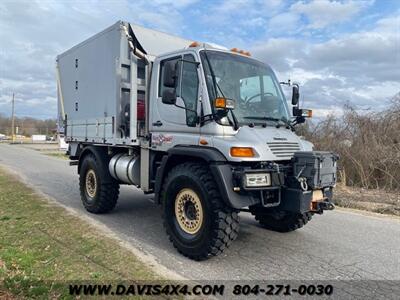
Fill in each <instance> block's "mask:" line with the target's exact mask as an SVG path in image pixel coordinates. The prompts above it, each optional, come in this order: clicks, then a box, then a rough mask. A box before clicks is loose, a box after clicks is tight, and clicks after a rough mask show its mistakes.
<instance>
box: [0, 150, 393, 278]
mask: <svg viewBox="0 0 400 300" xmlns="http://www.w3.org/2000/svg"><path fill="white" fill-rule="evenodd" d="M0 165H5V166H7V167H8V168H10V169H12V170H13V171H16V172H18V173H20V174H22V175H23V176H24V177H25V178H26V179H27V180H28V182H29V183H31V184H33V185H35V186H36V187H37V188H38V189H39V190H41V191H42V192H44V193H45V194H47V195H49V196H51V197H53V198H55V199H56V200H57V201H59V202H61V203H63V204H64V205H67V206H69V207H72V208H74V209H76V210H77V211H79V212H81V213H83V214H87V215H90V214H88V213H87V212H86V211H85V210H84V208H83V207H82V205H81V202H80V198H79V191H78V175H77V174H76V167H70V166H69V165H68V161H66V160H62V159H59V158H55V157H49V156H46V155H43V154H41V153H40V152H38V151H35V150H32V149H27V148H24V147H21V146H16V145H5V144H0ZM149 198H150V196H145V195H143V194H142V193H141V192H140V191H139V190H136V189H135V188H132V187H128V186H123V187H122V189H121V195H120V199H119V203H118V205H117V207H116V209H115V210H114V211H113V212H111V213H109V214H107V215H90V216H91V217H92V218H95V219H96V220H97V221H100V222H101V223H103V224H105V225H106V226H107V227H108V228H110V229H111V230H112V231H114V232H115V233H116V234H117V235H118V236H119V237H121V238H123V239H124V240H126V241H128V242H129V243H131V244H132V245H133V246H134V247H136V248H138V249H140V250H141V251H143V252H145V253H147V254H150V255H152V256H154V257H155V258H156V260H157V261H158V262H159V263H160V264H162V265H164V266H166V267H167V268H169V269H171V270H174V271H175V272H177V273H178V274H180V275H182V276H184V277H186V278H188V279H195V280H201V279H208V280H210V279H241V280H242V279H257V280H272V279H281V280H282V279H285V280H287V279H298V280H310V279H318V280H333V279H355V280H359V279H375V280H377V279H382V280H384V279H390V280H400V219H398V218H390V217H380V216H369V215H364V214H359V213H354V212H350V211H343V210H335V211H330V212H327V213H325V214H324V215H322V216H319V215H317V216H314V218H313V220H312V221H311V222H310V223H309V224H307V226H305V227H304V228H302V229H300V230H298V231H296V232H291V233H276V232H272V231H268V230H265V229H263V228H261V227H259V226H258V224H257V222H255V220H254V219H253V217H252V216H251V215H250V214H247V213H241V214H240V217H241V228H240V234H239V237H238V239H237V240H236V241H235V242H234V243H233V245H232V246H231V248H230V249H228V251H225V252H224V254H223V255H221V256H218V257H215V258H212V259H210V260H207V261H203V262H194V261H191V260H189V259H187V258H185V257H183V256H181V255H180V254H178V253H177V252H176V251H175V249H174V248H173V246H172V245H171V243H170V242H169V241H168V239H167V237H166V234H165V231H164V228H163V226H162V222H161V211H160V208H159V207H158V206H156V205H155V204H153V203H151V202H150V201H148V200H149Z"/></svg>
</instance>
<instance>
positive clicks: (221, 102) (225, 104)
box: [214, 97, 235, 109]
mask: <svg viewBox="0 0 400 300" xmlns="http://www.w3.org/2000/svg"><path fill="white" fill-rule="evenodd" d="M214 107H215V108H224V109H234V108H235V101H234V100H232V99H226V98H222V97H218V98H215V100H214Z"/></svg>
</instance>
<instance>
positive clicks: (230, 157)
mask: <svg viewBox="0 0 400 300" xmlns="http://www.w3.org/2000/svg"><path fill="white" fill-rule="evenodd" d="M116 43H117V44H116ZM78 46H79V47H78ZM78 46H77V47H76V48H73V49H71V50H69V51H67V52H66V54H63V55H61V56H59V58H58V69H57V75H58V80H57V82H58V92H59V100H60V106H59V107H60V113H61V116H63V123H64V125H65V132H66V134H65V135H66V140H67V142H68V143H69V150H68V153H69V155H70V159H71V164H72V165H78V173H79V177H80V190H81V198H82V202H83V205H84V206H85V208H86V209H87V210H88V211H90V212H92V213H106V212H108V211H110V210H112V209H113V208H114V207H115V205H116V203H117V199H118V191H119V186H120V185H121V184H129V185H134V186H136V187H137V188H140V189H141V190H143V192H144V193H147V194H154V200H155V202H156V203H158V204H160V205H162V207H163V214H162V218H163V223H164V226H165V228H166V232H167V235H168V236H169V237H170V240H171V241H172V243H173V244H174V246H175V247H176V248H177V249H178V251H179V252H180V253H182V254H183V255H185V256H188V257H189V258H192V259H195V260H203V259H206V258H209V257H211V256H214V255H218V254H219V253H221V252H222V251H224V249H225V248H227V247H228V246H229V245H230V244H231V242H232V241H234V240H235V239H236V237H237V236H238V233H239V216H238V213H239V212H244V213H245V212H247V213H248V212H249V213H251V214H253V215H254V216H255V218H256V220H258V221H259V222H260V224H261V225H262V226H263V227H265V228H267V229H270V230H275V231H279V232H288V231H292V230H296V229H299V228H301V227H302V226H303V225H305V224H306V223H307V222H308V221H310V220H311V217H312V216H313V215H314V214H322V212H323V211H324V210H330V209H333V208H334V206H333V204H332V195H333V188H334V186H335V183H336V167H337V166H336V162H337V160H338V157H337V156H336V155H335V154H333V153H330V152H320V151H313V145H312V144H311V143H310V142H308V141H305V140H304V139H302V138H301V137H299V136H298V135H296V133H295V126H296V125H297V124H299V123H302V122H304V121H305V117H309V116H310V114H311V111H309V110H305V109H300V108H299V87H298V85H292V88H293V95H292V101H291V104H290V105H289V104H288V102H287V100H286V99H285V95H284V93H283V91H282V88H281V85H282V82H279V81H278V79H277V78H276V76H275V74H274V72H273V70H272V69H271V68H270V67H269V66H268V65H267V64H265V63H263V62H260V61H258V60H256V59H254V58H252V57H251V56H250V53H248V52H245V51H239V50H237V49H232V50H228V49H226V48H224V47H220V46H215V45H212V44H208V43H198V42H194V41H190V40H189V41H188V40H183V39H180V38H177V37H173V36H169V35H166V34H164V33H159V32H155V31H152V30H149V29H143V28H141V27H138V26H137V25H135V26H133V25H131V24H129V23H127V22H119V23H117V24H115V25H114V26H112V27H110V28H109V29H108V30H105V31H103V32H102V33H101V34H99V35H97V36H95V37H93V38H91V39H90V40H89V41H88V42H86V43H83V44H82V45H78ZM85 47H86V48H88V50H85ZM99 47H100V48H101V49H102V50H101V51H100V53H103V54H102V55H103V57H102V58H101V59H99V60H97V63H96V64H93V63H91V62H90V59H93V58H92V57H91V58H90V59H89V58H86V56H85V55H86V54H85V53H86V52H85V51H87V53H90V51H89V50H90V48H93V49H98V48H99ZM108 47H109V48H110V49H112V51H106V50H107V49H108ZM103 48H105V49H103ZM167 48H168V49H169V50H171V51H165V52H164V51H163V50H165V49H167ZM126 49H128V51H127V50H126ZM151 52H152V53H151ZM110 53H113V54H111V55H110ZM73 63H75V69H74V68H73V66H72V65H71V64H73ZM80 64H82V65H83V66H84V70H82V72H81V71H80V70H79V67H78V65H80ZM115 66H116V67H115ZM88 74H89V75H90V76H89V75H88ZM74 76H75V77H74ZM74 78H77V80H74ZM110 80H111V81H112V82H110ZM78 82H79V84H78ZM71 83H75V85H74V87H75V90H71V87H70V85H71ZM115 83H116V84H115ZM80 84H83V87H84V89H85V88H86V90H85V91H84V92H82V94H79V89H78V86H80ZM286 84H289V85H290V83H286ZM106 86H108V87H109V88H105V90H104V92H103V93H102V92H101V91H99V87H106ZM91 89H93V91H92V90H91ZM65 90H67V91H66V92H63V91H65ZM103 95H107V96H104V97H103ZM112 95H115V97H114V98H113V96H112ZM110 97H111V98H110ZM77 98H82V100H81V101H82V102H83V103H82V104H81V105H83V106H84V109H83V111H80V110H79V105H80V104H79V103H78V102H77V100H76V99H77ZM96 103H97V105H96ZM65 107H67V109H65Z"/></svg>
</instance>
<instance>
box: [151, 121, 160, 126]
mask: <svg viewBox="0 0 400 300" xmlns="http://www.w3.org/2000/svg"><path fill="white" fill-rule="evenodd" d="M153 126H157V127H160V126H162V122H161V121H157V122H155V123H153Z"/></svg>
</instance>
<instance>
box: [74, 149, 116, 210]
mask: <svg viewBox="0 0 400 300" xmlns="http://www.w3.org/2000/svg"><path fill="white" fill-rule="evenodd" d="M102 163H103V164H104V162H99V161H97V160H96V157H95V156H94V155H93V154H88V155H86V156H85V157H84V158H83V162H82V165H81V169H80V172H79V187H80V193H81V200H82V203H83V206H84V207H85V208H86V210H87V211H88V212H91V213H95V214H102V213H107V212H109V211H111V210H112V209H113V208H114V207H115V205H116V204H117V200H118V195H119V184H118V182H117V181H116V180H115V179H114V178H112V177H111V175H110V173H109V172H108V168H107V167H105V166H104V165H100V164H102Z"/></svg>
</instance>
